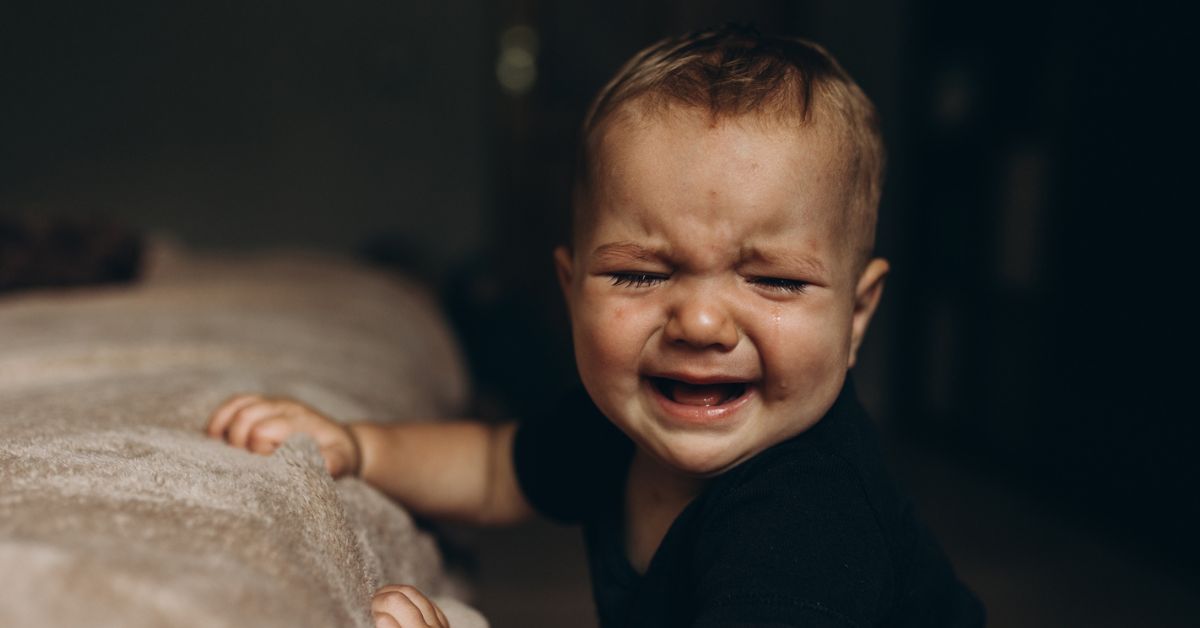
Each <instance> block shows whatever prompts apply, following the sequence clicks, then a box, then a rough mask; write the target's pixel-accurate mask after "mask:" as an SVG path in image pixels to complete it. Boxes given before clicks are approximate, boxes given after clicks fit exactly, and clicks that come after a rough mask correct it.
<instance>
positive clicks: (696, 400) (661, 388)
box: [650, 377, 746, 406]
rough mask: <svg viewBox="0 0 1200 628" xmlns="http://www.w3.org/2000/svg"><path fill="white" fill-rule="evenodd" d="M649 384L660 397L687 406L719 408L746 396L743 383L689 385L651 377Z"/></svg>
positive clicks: (664, 378) (673, 380)
mask: <svg viewBox="0 0 1200 628" xmlns="http://www.w3.org/2000/svg"><path fill="white" fill-rule="evenodd" d="M650 382H651V383H652V384H653V385H654V387H655V388H656V389H657V390H658V392H659V393H660V394H662V396H664V397H666V398H667V399H670V400H671V401H674V402H675V403H679V404H683V405H687V406H720V405H724V404H726V403H729V402H731V401H734V400H736V399H738V398H740V397H741V396H742V395H745V394H746V383H745V382H726V383H719V384H689V383H687V382H681V381H679V380H675V379H669V378H666V377H651V378H650Z"/></svg>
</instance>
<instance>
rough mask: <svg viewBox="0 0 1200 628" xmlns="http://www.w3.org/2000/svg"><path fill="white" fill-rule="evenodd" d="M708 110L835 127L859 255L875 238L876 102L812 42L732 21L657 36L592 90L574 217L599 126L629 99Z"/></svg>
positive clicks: (880, 165)
mask: <svg viewBox="0 0 1200 628" xmlns="http://www.w3.org/2000/svg"><path fill="white" fill-rule="evenodd" d="M634 101H638V103H639V104H645V105H649V106H650V107H654V108H658V109H665V108H667V107H669V106H672V105H676V106H680V105H681V106H684V107H688V108H694V109H700V110H702V111H706V112H708V113H709V114H710V115H711V116H712V117H713V121H714V122H716V121H717V120H719V119H723V118H736V117H741V116H748V115H755V116H762V115H766V116H773V117H775V118H776V119H778V120H781V121H782V120H794V121H796V122H797V123H799V124H800V125H801V126H808V125H813V124H819V125H821V126H822V127H823V128H825V127H827V128H828V130H833V131H835V132H837V133H840V134H841V136H842V139H843V141H842V142H841V144H842V145H844V146H845V147H846V149H847V155H846V156H845V157H846V164H847V170H848V172H847V176H849V177H852V179H853V183H854V185H853V187H854V190H855V197H854V199H853V201H852V207H851V208H850V214H849V216H848V219H849V220H848V224H849V228H850V229H852V230H853V233H855V234H856V235H857V236H858V238H857V242H858V245H859V246H860V247H861V248H862V249H863V250H862V251H861V253H862V255H863V256H864V259H865V258H866V257H869V255H870V253H871V249H872V248H873V246H874V241H875V222H876V216H877V214H878V206H879V196H880V193H881V191H882V187H883V177H884V166H885V161H886V158H885V154H884V147H883V138H882V136H881V134H880V130H879V118H878V115H877V114H876V112H875V107H874V106H873V105H872V104H871V101H870V100H869V99H868V98H867V96H866V94H864V93H863V91H862V89H860V88H859V86H858V85H857V84H856V83H855V82H854V79H852V78H850V75H849V74H847V73H846V71H845V70H843V69H842V67H841V65H839V64H838V62H837V61H836V60H835V59H834V58H833V56H832V55H830V54H829V53H828V52H826V51H825V49H824V48H822V47H821V46H819V45H817V44H815V43H812V42H809V41H806V40H803V39H798V38H785V37H770V36H764V35H762V34H760V33H759V32H758V31H757V30H755V29H753V28H751V27H747V26H738V25H726V26H723V27H721V28H717V29H712V30H705V31H699V32H695V33H691V34H688V35H685V36H683V37H678V38H668V39H663V40H661V41H659V42H657V43H655V44H653V45H651V46H649V47H648V48H645V49H644V50H642V51H641V52H638V53H637V54H636V55H634V56H633V58H632V59H630V60H629V61H628V62H626V63H625V65H624V66H622V67H621V69H620V70H618V71H617V74H616V76H614V77H613V78H612V80H610V81H609V82H608V84H607V85H605V86H604V88H603V89H601V90H600V93H599V94H597V95H596V98H595V99H594V100H593V101H592V104H591V106H590V107H589V108H588V112H587V115H586V117H585V118H584V121H583V126H582V129H581V138H580V140H581V141H580V152H579V156H578V160H577V164H576V168H575V189H574V197H575V198H574V205H575V209H574V212H573V213H574V222H575V224H576V228H578V225H579V223H580V222H581V215H580V214H581V212H582V211H584V209H583V207H584V206H585V205H587V201H588V199H589V191H590V183H591V179H592V177H593V175H594V168H595V165H596V164H595V163H594V162H595V161H596V154H597V152H598V150H599V148H600V143H601V141H602V140H603V136H604V131H605V129H606V125H607V124H608V123H609V122H610V121H611V119H612V118H613V116H614V115H615V114H617V113H618V112H620V111H621V109H622V108H623V107H625V106H627V105H629V104H630V103H632V102H634Z"/></svg>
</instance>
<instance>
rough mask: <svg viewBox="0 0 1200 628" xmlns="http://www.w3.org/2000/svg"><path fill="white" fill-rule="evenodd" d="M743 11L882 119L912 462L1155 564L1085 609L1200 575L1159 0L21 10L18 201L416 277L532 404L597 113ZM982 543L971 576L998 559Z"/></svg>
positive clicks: (887, 375)
mask: <svg viewBox="0 0 1200 628" xmlns="http://www.w3.org/2000/svg"><path fill="white" fill-rule="evenodd" d="M968 5H970V6H972V7H974V8H966V7H967V6H968ZM727 20H736V21H750V22H753V23H755V24H757V25H758V26H759V28H760V29H761V30H763V31H765V32H771V33H779V34H793V35H802V36H806V37H810V38H813V39H816V40H818V41H820V42H822V43H824V44H825V45H826V46H827V47H828V48H829V49H830V50H831V51H832V52H833V53H834V54H835V55H836V56H837V57H838V58H839V59H840V60H841V61H842V63H843V65H844V66H846V68H847V69H848V70H849V71H850V73H851V74H852V75H854V76H855V77H856V78H857V79H858V81H859V82H860V84H861V85H862V86H863V88H864V89H865V90H866V92H867V93H868V95H870V96H871V97H872V99H873V100H874V101H875V102H876V104H877V106H878V107H879V109H880V111H881V113H882V115H883V120H884V132H885V137H886V139H887V142H888V147H889V154H890V172H889V182H888V185H887V188H886V190H885V197H884V203H883V209H882V214H881V226H880V240H879V250H880V253H881V254H882V255H884V256H886V257H888V258H889V259H890V260H891V261H892V266H893V269H894V270H893V275H892V276H891V278H890V280H889V284H888V289H887V295H886V298H885V300H884V305H883V308H882V310H881V312H880V313H879V315H878V317H877V319H876V322H875V324H874V326H873V328H872V332H871V334H870V335H869V340H868V342H867V344H866V346H865V349H864V351H865V353H864V355H863V356H862V360H861V363H862V364H861V367H860V368H859V369H857V374H856V377H857V378H858V379H859V384H860V388H861V389H862V391H863V396H864V397H865V400H866V402H867V404H868V406H870V408H871V409H872V411H873V414H874V415H875V417H876V418H877V419H878V421H879V423H880V425H881V426H882V428H883V430H884V433H885V435H886V436H887V439H888V443H889V447H890V448H891V450H894V451H895V452H897V453H896V459H897V461H898V462H897V463H898V465H899V466H900V468H901V470H902V471H901V475H902V477H907V478H908V479H909V480H910V481H912V482H915V483H918V484H920V483H921V482H925V481H927V482H932V483H933V484H931V485H930V486H933V485H936V486H942V485H941V484H938V482H941V481H942V480H939V479H937V478H939V477H943V476H946V475H951V476H954V475H960V476H963V477H971V478H976V479H978V481H979V482H980V483H982V484H981V485H985V486H988V487H992V488H991V489H989V490H994V491H998V493H995V494H1002V495H1005V496H1012V495H1015V496H1017V497H1016V498H1014V499H1018V500H1019V502H1020V504H1022V506H1020V507H1016V506H1014V507H1013V508H1012V509H1008V510H1005V511H1004V512H1009V513H1010V514H1011V513H1013V512H1017V513H1018V515H1019V513H1020V512H1032V513H1037V516H1049V517H1052V520H1053V521H1055V522H1056V523H1055V524H1054V525H1059V523H1061V525H1062V526H1064V527H1063V528H1062V529H1065V530H1068V531H1069V532H1068V535H1073V534H1075V533H1076V532H1077V533H1078V534H1079V535H1085V536H1087V538H1089V539H1097V541H1096V542H1095V545H1094V547H1096V548H1099V549H1098V550H1097V551H1110V550H1111V551H1112V552H1113V553H1114V554H1115V555H1121V556H1130V557H1132V558H1130V561H1131V562H1127V563H1121V564H1122V565H1125V566H1126V567H1125V568H1121V569H1118V571H1120V575H1119V576H1116V577H1118V578H1119V579H1123V580H1120V582H1114V583H1112V584H1111V586H1110V587H1105V588H1102V589H1099V590H1085V591H1083V592H1082V593H1081V595H1084V596H1085V597H1086V596H1091V597H1089V598H1087V599H1089V600H1091V603H1094V604H1097V605H1103V604H1105V603H1110V602H1111V600H1112V598H1113V596H1117V597H1119V596H1122V595H1125V596H1128V597H1137V596H1138V595H1139V594H1137V593H1136V592H1135V591H1131V589H1136V585H1137V583H1138V582H1140V581H1142V579H1143V578H1158V579H1157V580H1153V582H1156V583H1157V582H1165V583H1168V584H1169V585H1170V586H1178V587H1179V588H1180V590H1181V591H1187V590H1191V591H1193V592H1194V591H1196V589H1197V587H1196V585H1197V583H1198V582H1200V573H1198V572H1200V568H1198V565H1200V540H1198V539H1200V537H1198V536H1197V534H1196V533H1195V532H1194V531H1195V530H1196V529H1197V527H1198V526H1200V507H1198V506H1197V503H1198V501H1200V500H1198V499H1197V496H1198V495H1197V490H1196V480H1197V479H1198V478H1200V462H1198V458H1197V456H1195V455H1194V454H1193V451H1194V444H1195V442H1196V438H1197V436H1198V429H1197V427H1196V418H1197V412H1196V410H1195V408H1194V405H1193V403H1192V398H1193V392H1192V391H1193V389H1194V385H1195V382H1194V380H1195V375H1196V368H1195V366H1194V362H1195V356H1196V352H1195V344H1194V342H1193V340H1194V336H1195V333H1194V331H1193V329H1194V326H1195V316H1194V315H1193V306H1192V301H1191V298H1192V296H1191V294H1192V292H1193V291H1192V290H1191V287H1192V285H1193V282H1194V280H1193V279H1192V277H1191V275H1193V274H1194V272H1192V270H1191V268H1189V266H1188V263H1187V262H1188V259H1187V257H1188V250H1189V248H1188V247H1189V245H1190V243H1191V241H1192V240H1193V239H1194V238H1193V237H1191V235H1190V234H1191V230H1190V226H1191V223H1192V222H1194V221H1193V220H1192V219H1191V216H1192V215H1193V214H1194V213H1195V211H1196V209H1197V207H1196V205H1197V204H1196V203H1195V201H1194V200H1193V199H1192V197H1191V195H1190V194H1189V193H1190V192H1191V188H1192V183H1191V180H1190V178H1191V177H1192V172H1191V171H1192V170H1193V166H1194V164H1195V157H1194V153H1195V142H1194V134H1193V133H1191V127H1192V126H1194V123H1193V122H1192V121H1191V118H1193V117H1195V113H1194V111H1189V108H1192V107H1194V106H1193V104H1192V103H1193V101H1191V100H1189V97H1188V96H1187V93H1188V91H1189V90H1188V89H1187V88H1188V87H1190V85H1189V82H1190V81H1191V80H1193V79H1194V77H1195V74H1196V73H1195V70H1194V66H1193V65H1192V62H1191V60H1190V58H1189V56H1188V55H1189V53H1190V51H1188V50H1187V48H1188V46H1187V45H1186V42H1187V41H1188V39H1189V37H1188V34H1187V33H1186V32H1184V24H1185V22H1183V21H1182V20H1181V19H1180V18H1179V16H1172V15H1168V14H1166V13H1163V12H1161V10H1159V9H1156V8H1152V7H1149V6H1143V5H1140V4H1134V3H1129V4H1126V5H1124V6H1102V5H1097V4H1072V3H1068V2H1028V1H1018V2H1008V3H1003V4H999V3H988V4H982V5H975V4H974V3H960V2H951V1H948V0H879V1H876V2H871V1H867V0H848V1H844V2H839V1H837V0H812V1H809V2H783V1H776V2H769V1H765V0H759V1H754V2H736V3H735V2H721V1H716V0H705V1H685V0H673V1H667V2H657V3H642V2H635V1H633V0H618V1H614V2H607V3H604V4H599V3H575V2H565V1H541V2H539V1H535V0H529V1H524V2H517V1H510V2H482V1H479V0H450V1H448V2H441V3H423V2H397V1H386V2H385V1H374V2H357V3H339V4H334V3H321V2H316V1H314V0H294V1H287V2H284V1H274V2H220V1H210V2H182V3H164V2H153V1H150V0H144V1H139V2H109V3H85V2H73V3H60V4H52V3H41V4H38V5H33V4H32V3H31V4H29V5H24V6H19V7H18V6H5V7H4V8H2V9H0V36H2V37H0V84H2V85H3V88H2V89H3V91H2V95H3V98H2V99H0V166H2V167H0V217H7V218H10V219H17V218H21V219H29V217H36V218H39V219H45V218H47V217H72V216H74V217H79V216H87V217H94V216H102V217H105V218H106V219H108V220H110V221H113V222H116V223H117V224H121V225H126V226H128V227H130V228H132V229H135V230H137V231H139V232H143V233H147V234H151V233H154V234H158V233H163V234H169V235H171V236H173V237H175V238H178V239H180V240H182V241H183V242H185V243H187V244H188V245H191V246H195V247H197V248H204V249H246V248H261V247H268V246H300V247H316V248H322V249H330V250H335V251H341V252H346V253H350V254H355V255H362V256H364V257H366V258H369V259H372V260H375V261H377V262H382V263H388V264H391V265H394V266H397V267H400V268H403V269H405V270H407V272H411V273H415V274H417V275H418V276H420V277H423V278H424V279H426V280H427V281H428V282H429V284H430V285H431V286H432V287H433V288H434V289H435V290H437V291H438V292H439V294H441V295H442V296H443V297H444V304H445V307H446V309H447V313H448V314H449V315H450V317H451V319H452V320H453V321H454V322H455V324H456V326H457V327H458V329H459V331H460V333H461V335H462V338H463V341H464V344H465V346H466V348H467V351H468V356H469V359H470V361H471V366H472V370H473V372H474V375H475V377H476V380H477V383H478V388H479V391H480V394H479V407H478V408H477V409H478V411H479V412H480V413H482V414H483V415H486V416H501V415H504V416H511V415H522V414H526V413H529V412H535V411H537V410H538V409H539V408H542V407H544V406H545V404H547V403H548V402H550V401H551V400H552V399H553V397H554V395H555V394H556V392H557V391H559V390H561V389H562V388H563V387H565V386H569V385H570V384H571V382H572V378H573V367H572V363H571V356H570V348H569V340H568V337H567V330H566V324H565V319H564V317H563V313H562V311H561V307H560V305H559V304H558V295H557V288H556V287H555V286H554V281H553V276H552V270H551V264H550V250H551V248H552V246H553V245H554V244H555V243H557V242H558V241H559V240H560V237H561V235H562V234H563V232H564V231H565V228H566V222H567V200H568V189H567V183H568V180H569V172H570V160H571V155H572V150H573V148H574V139H575V138H574V133H575V129H576V127H577V125H578V124H579V121H580V119H581V117H582V111H583V109H584V107H585V106H586V104H587V102H588V99H589V98H590V97H591V96H592V94H594V93H595V91H596V90H597V89H598V88H599V87H600V86H601V85H602V84H603V82H604V81H605V80H606V79H607V78H608V76H609V75H611V73H612V72H613V71H614V70H615V69H616V67H617V66H618V65H619V64H620V63H621V62H623V61H624V60H625V59H626V58H627V57H628V56H630V55H631V54H632V53H633V52H635V51H636V50H638V49H639V48H641V47H642V46H644V45H646V44H648V43H650V42H651V41H653V40H655V39H657V38H659V37H661V36H664V35H667V34H673V33H678V32H681V31H684V30H688V29H692V28H696V27H701V26H706V25H712V24H717V23H720V22H723V21H727ZM519 25H523V26H527V27H528V28H529V30H528V31H521V30H518V31H516V32H515V34H514V32H513V31H510V30H509V29H510V28H511V27H513V26H519ZM505 32H508V33H509V35H508V36H507V37H504V33H505ZM522 32H526V33H527V32H532V33H533V34H534V38H532V39H531V38H530V37H528V36H527V35H522V34H521V33H522ZM505 50H507V51H508V56H505V54H504V53H505ZM514 51H515V54H516V56H513V55H514ZM522 51H524V52H525V53H530V54H532V59H533V60H534V64H533V66H532V68H533V69H534V71H535V72H536V76H535V77H533V81H532V83H531V84H529V85H527V86H525V87H522V86H520V85H518V86H516V87H515V88H511V87H510V88H505V87H504V86H502V84H501V81H500V80H499V78H500V77H512V76H515V77H516V80H518V81H519V80H520V79H521V78H522V77H524V78H525V79H526V80H528V79H530V73H529V68H528V67H525V66H523V65H521V63H520V60H521V56H520V54H521V52H522ZM506 59H507V60H508V61H507V62H506V61H505V60H506ZM514 59H515V64H514V61H513V60H514ZM514 73H515V74H514ZM506 80H509V79H506ZM0 333H2V332H0ZM930 460H933V461H937V462H936V465H937V466H936V468H937V469H939V470H940V471H938V473H934V474H933V475H932V477H933V478H934V479H932V480H928V479H926V480H922V478H928V477H930V476H929V475H928V474H924V475H923V473H925V472H923V471H921V469H928V464H930V463H928V461H930ZM946 483H947V485H949V484H953V482H951V481H949V480H946ZM921 486H925V485H923V484H922V485H921ZM973 486H974V485H973ZM962 490H963V491H967V492H971V491H972V489H970V488H969V487H967V488H964V489H962ZM981 490H982V489H981ZM917 492H918V494H919V495H924V496H926V497H925V498H921V497H919V498H918V502H920V503H921V505H922V507H923V508H924V509H925V510H926V511H933V512H927V513H926V515H927V516H928V517H929V518H930V519H931V520H932V521H933V522H934V526H935V528H937V529H938V530H939V532H940V533H941V534H943V535H944V536H949V537H950V539H951V540H950V541H948V542H947V545H948V549H950V550H951V554H952V555H955V551H954V548H955V547H965V548H968V549H971V548H975V549H978V546H981V545H986V544H989V543H994V542H996V539H987V538H978V537H971V536H970V535H969V534H966V533H963V534H966V536H962V535H959V536H956V534H957V533H956V530H957V531H961V530H966V529H973V528H971V526H970V525H969V522H967V521H965V519H969V518H970V517H971V508H970V507H968V506H966V505H965V504H966V503H967V501H964V499H966V498H963V497H962V493H961V492H960V493H956V492H954V491H950V490H946V491H942V492H939V489H937V488H921V489H920V490H918V491H917ZM972 494H973V495H974V496H975V497H974V498H975V499H980V498H979V495H980V493H972ZM989 494H990V493H989ZM937 495H947V496H948V497H947V499H948V500H952V501H954V503H942V502H939V501H938V500H937V499H935V498H934V497H933V496H937ZM997 499H999V498H997ZM1006 499H1007V498H1006ZM968 501H969V500H968ZM993 501H994V500H993ZM1022 509H1024V510H1022ZM943 511H944V512H943ZM1018 515H1013V516H1018ZM980 516H982V515H980ZM997 526H998V527H1000V528H1003V527H1004V525H1003V523H1002V522H998V523H997ZM999 533H1000V534H1003V530H1001V531H1000V532H999ZM956 544H957V545H956ZM1088 547H1093V546H1092V545H1089V546H1088ZM1048 551H1053V550H1052V549H1051V550H1048ZM968 553H969V552H968ZM1034 553H1035V554H1038V553H1041V552H1040V551H1039V552H1034ZM971 556H973V558H972V557H967V556H966V555H965V554H964V557H962V558H961V560H960V557H958V556H955V557H956V561H959V562H960V568H961V562H963V561H980V560H982V561H984V562H986V561H987V560H988V559H987V557H986V556H984V557H983V558H980V557H979V556H978V555H977V554H971ZM1036 559H1037V557H1036V556H1035V557H1033V558H1031V560H1036ZM1025 568H1026V569H1028V570H1036V569H1037V568H1036V566H1033V567H1030V566H1028V565H1026V566H1025ZM1078 570H1079V571H1080V572H1084V571H1087V570H1088V566H1087V564H1079V565H1078ZM963 571H964V573H965V577H969V576H971V574H993V575H991V576H985V575H980V576H978V579H977V581H975V582H972V585H973V586H975V587H976V588H977V589H979V590H980V591H981V594H983V595H984V597H985V599H989V598H990V597H992V596H995V599H997V600H998V599H1001V598H1002V597H1003V595H1004V594H1003V592H1004V591H1010V592H1011V591H1015V590H1020V589H1021V586H1022V585H1021V582H1020V581H1019V580H1020V578H1021V575H1020V574H1021V573H1024V572H1019V571H1014V572H1013V573H1012V574H1010V577H1009V578H1008V579H1007V580H1006V579H1005V574H1004V573H1003V572H1002V571H1001V572H999V573H998V575H996V572H994V571H987V570H986V569H984V568H983V567H980V568H978V569H976V568H974V567H970V566H968V567H967V568H965V569H963ZM1069 571H1070V570H1068V572H1069ZM1143 572H1145V573H1143ZM1150 574H1152V575H1150ZM987 578H994V581H993V580H988V579H987ZM1067 588H1069V587H1067ZM1085 588H1086V587H1085ZM1046 595H1051V594H1049V593H1046V592H1043V593H1042V596H1043V597H1044V596H1046ZM1143 597H1144V596H1143ZM1005 599H1007V598H1005ZM1013 599H1016V600H1018V601H1017V602H1013V603H1014V604H1018V605H1019V604H1020V603H1021V602H1020V599H1021V598H1020V597H1019V596H1017V597H1016V598H1013ZM1164 599H1169V596H1168V598H1164ZM1031 604H1032V603H1031ZM1160 610H1161V609H1160ZM1029 612H1036V611H1029ZM1165 612H1166V614H1160V615H1159V617H1160V618H1162V617H1168V616H1178V617H1179V618H1180V621H1181V622H1182V623H1181V624H1180V625H1185V624H1187V623H1188V622H1189V621H1192V620H1197V619H1198V618H1197V617H1196V616H1195V615H1188V613H1191V612H1195V606H1194V605H1192V606H1191V607H1190V609H1179V610H1178V611H1177V613H1175V614H1174V615H1173V614H1172V613H1173V611H1169V610H1168V611H1165ZM994 616H995V615H994ZM1002 616H1009V617H1017V616H1019V615H1011V614H1010V615H1002ZM1025 625H1033V624H1031V623H1026V624H1025Z"/></svg>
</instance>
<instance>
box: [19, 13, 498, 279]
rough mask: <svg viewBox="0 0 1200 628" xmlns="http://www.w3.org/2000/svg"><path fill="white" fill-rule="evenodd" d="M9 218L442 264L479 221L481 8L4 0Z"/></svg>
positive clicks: (485, 208) (484, 185)
mask: <svg viewBox="0 0 1200 628" xmlns="http://www.w3.org/2000/svg"><path fill="white" fill-rule="evenodd" d="M0 10H2V11H3V15H2V17H0V29H2V31H0V32H2V33H3V37H2V42H0V46H3V54H2V55H0V70H2V72H0V76H3V81H4V83H5V84H6V86H7V87H6V89H5V90H4V98H3V99H0V116H2V117H3V120H2V121H0V124H2V125H3V126H2V127H0V128H3V132H4V133H3V135H4V140H3V147H2V148H0V156H2V157H3V160H4V163H5V164H6V166H5V167H4V168H3V169H2V170H0V209H2V211H4V212H6V213H15V212H37V213H42V214H54V213H89V214H96V213H99V214H103V215H107V216H110V217H113V218H116V219H119V220H124V221H128V222H129V223H132V224H134V225H135V226H139V227H142V228H145V229H151V230H161V231H166V232H169V233H171V234H174V235H175V236H177V237H179V238H182V239H184V240H185V241H188V242H191V243H194V244H197V245H200V246H206V247H223V248H229V247H256V246H263V245H298V246H316V247H323V248H331V249H338V250H346V251H348V250H353V249H355V248H357V247H359V246H361V245H362V244H363V242H364V241H366V240H367V239H369V238H371V237H376V236H378V235H379V234H383V233H395V234H399V235H400V236H401V237H402V238H403V240H404V242H403V245H404V246H405V247H407V248H409V249H410V250H409V255H410V256H411V257H413V258H416V259H419V260H420V261H421V263H423V264H425V265H428V266H431V267H432V268H433V269H434V270H436V271H439V272H440V271H442V270H444V269H445V268H447V267H448V266H450V265H452V264H454V263H456V262H458V261H459V260H461V259H462V258H464V257H465V256H467V255H469V254H470V253H471V252H473V251H476V250H478V249H479V248H480V247H481V245H482V244H483V241H484V239H485V237H486V235H485V234H486V233H487V232H488V229H489V227H490V219H491V210H492V209H493V205H492V201H491V197H492V195H491V189H490V179H489V168H490V165H489V159H491V158H492V155H491V154H490V153H489V141H488V134H489V133H491V129H490V127H489V126H488V125H487V123H488V116H487V111H488V103H489V97H490V95H491V89H490V87H491V82H490V80H489V79H490V75H491V72H490V68H489V67H488V66H489V62H490V58H491V55H492V54H493V50H492V46H491V42H490V38H491V32H490V24H489V23H488V22H489V16H488V14H487V13H486V12H485V11H483V10H481V3H478V2H473V1H470V0H450V1H447V2H436V3H404V2H386V1H375V2H357V3H354V4H353V5H339V4H330V3H326V2H315V1H312V0H297V1H286V2H285V1H281V0H279V1H273V0H266V1H256V2H220V1H218V2H153V1H150V0H134V1H129V0H119V1H117V2H111V3H107V2H106V3H91V2H69V3H65V4H51V3H6V5H5V7H4V8H3V9H0Z"/></svg>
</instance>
